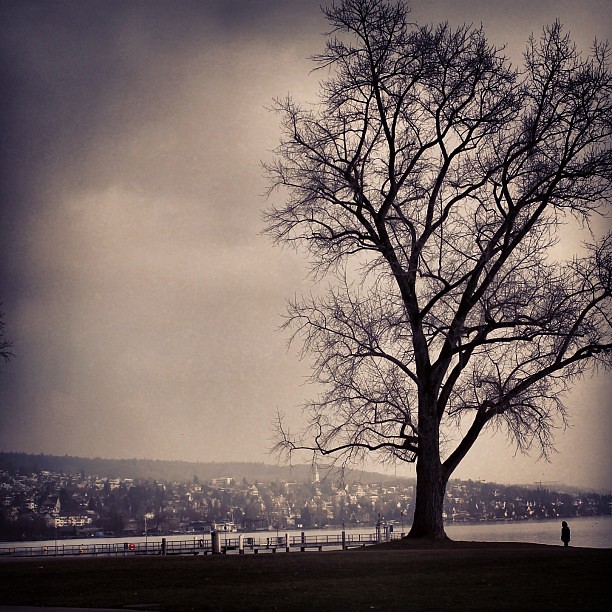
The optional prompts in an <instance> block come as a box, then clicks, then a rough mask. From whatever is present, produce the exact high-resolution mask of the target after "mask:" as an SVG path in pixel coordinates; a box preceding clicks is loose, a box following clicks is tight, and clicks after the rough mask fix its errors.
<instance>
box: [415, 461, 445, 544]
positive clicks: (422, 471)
mask: <svg viewBox="0 0 612 612" xmlns="http://www.w3.org/2000/svg"><path fill="white" fill-rule="evenodd" d="M427 463H428V462H426V461H424V460H423V459H421V458H419V459H418V460H417V488H416V505H415V509H414V521H413V523H412V527H411V529H410V533H409V534H408V537H409V538H427V539H432V540H445V539H447V536H446V532H445V531H444V522H443V519H442V511H443V508H444V494H445V492H446V482H447V479H446V478H444V477H443V476H442V469H441V466H440V462H439V461H438V466H437V469H436V466H435V465H427ZM429 463H431V462H429Z"/></svg>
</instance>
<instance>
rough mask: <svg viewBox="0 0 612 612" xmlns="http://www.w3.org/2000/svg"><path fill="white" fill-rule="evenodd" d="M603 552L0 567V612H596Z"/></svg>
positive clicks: (539, 550)
mask: <svg viewBox="0 0 612 612" xmlns="http://www.w3.org/2000/svg"><path fill="white" fill-rule="evenodd" d="M611 561H612V549H592V548H591V549H589V548H565V549H564V548H562V547H556V546H538V545H534V544H495V543H487V544H478V543H469V542H464V543H461V542H452V543H446V544H444V545H437V546H423V545H421V546H415V545H414V544H406V543H392V544H387V545H381V546H372V547H369V548H367V549H359V550H349V551H338V552H306V553H298V552H294V553H289V554H287V553H277V554H260V555H241V556H238V555H232V556H225V555H216V556H207V557H204V556H195V557H129V558H78V559H75V558H72V559H47V558H40V559H24V560H14V561H3V562H0V606H1V605H2V604H5V605H9V604H10V605H38V606H74V607H98V608H119V609H120V608H127V609H130V608H131V609H140V610H162V611H164V610H170V611H176V610H216V611H217V610H219V611H221V610H241V611H242V610H293V611H299V610H317V611H320V610H347V609H348V610H350V611H351V612H355V611H359V610H385V611H393V610H589V611H590V610H603V609H606V610H608V609H610V602H611V599H612V597H611V591H610V587H609V584H610V580H609V579H610V574H611V572H610V569H611V565H610V562H611Z"/></svg>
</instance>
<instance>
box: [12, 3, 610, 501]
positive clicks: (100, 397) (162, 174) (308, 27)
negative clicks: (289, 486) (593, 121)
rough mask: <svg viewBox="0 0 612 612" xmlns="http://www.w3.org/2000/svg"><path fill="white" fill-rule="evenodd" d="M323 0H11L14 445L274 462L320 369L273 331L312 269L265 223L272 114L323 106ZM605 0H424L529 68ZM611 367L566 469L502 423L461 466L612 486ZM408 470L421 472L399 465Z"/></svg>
mask: <svg viewBox="0 0 612 612" xmlns="http://www.w3.org/2000/svg"><path fill="white" fill-rule="evenodd" d="M319 4H321V2H320V1H319V0H302V1H300V0H251V1H248V0H199V1H196V0H193V1H182V0H171V1H170V0H167V1H158V0H146V1H136V0H123V1H112V0H105V1H90V0H73V1H53V0H44V1H42V0H41V1H28V0H0V50H1V57H0V78H1V79H2V82H1V83H0V91H2V96H1V97H0V146H1V151H0V152H1V155H2V158H1V160H2V165H1V176H2V180H1V184H0V189H1V192H0V198H1V199H0V206H1V210H0V257H1V259H0V301H2V302H3V306H2V307H1V309H2V310H3V311H4V312H5V321H6V324H7V330H6V331H7V335H8V336H9V338H10V339H11V340H12V341H13V342H14V345H15V346H14V352H15V355H16V358H15V359H14V360H13V361H12V362H11V363H10V364H7V365H3V366H1V368H2V370H3V373H2V374H0V450H4V451H9V450H10V451H24V452H30V453H40V452H42V453H51V454H62V455H63V454H70V455H81V456H90V457H93V456H101V457H108V458H132V457H136V458H155V459H180V460H187V461H231V460H236V461H265V462H273V461H275V458H274V457H271V456H269V455H268V454H267V448H268V447H269V446H270V434H271V427H272V422H273V418H274V413H275V411H276V409H277V408H279V409H281V410H283V411H284V412H286V413H287V414H288V417H289V419H290V421H291V422H292V423H295V424H298V423H299V422H300V416H301V415H300V408H299V406H300V404H301V403H302V401H303V400H304V399H305V398H307V397H308V396H309V394H311V393H312V389H309V388H308V387H305V386H304V384H303V383H304V380H305V377H306V376H307V374H308V370H307V366H306V364H304V363H300V362H299V361H298V359H297V356H296V354H295V352H293V351H289V352H287V349H286V346H285V344H286V340H287V338H286V337H285V336H284V335H283V334H282V333H281V332H279V331H278V326H279V325H280V323H281V321H282V320H281V314H282V313H283V311H284V308H285V306H284V304H285V299H286V298H289V297H292V296H293V295H294V294H295V293H299V292H301V291H302V290H303V289H304V287H306V286H307V281H305V275H306V266H305V263H304V261H303V260H302V259H301V258H300V257H298V256H297V255H295V254H293V253H292V252H289V251H285V250H282V249H279V248H273V247H272V246H271V245H270V243H269V240H268V239H266V238H265V237H262V236H261V235H260V231H261V227H262V226H261V221H260V219H261V210H262V209H263V208H264V207H265V205H266V202H265V200H264V198H263V197H262V195H261V194H262V193H263V192H264V189H265V180H264V178H263V176H262V172H261V168H260V160H262V159H269V156H270V150H271V149H272V148H273V147H274V146H275V144H276V143H277V141H278V138H279V129H278V118H277V117H276V116H274V115H273V114H272V113H270V112H268V111H267V110H266V107H268V106H269V105H270V103H271V101H272V98H273V97H275V96H285V95H286V94H287V93H291V94H292V95H293V96H294V97H295V98H296V99H297V100H300V101H309V100H310V101H314V100H315V96H316V90H317V79H318V78H319V77H318V75H317V74H315V75H312V74H310V73H309V71H310V69H311V67H312V64H311V63H310V62H309V60H308V57H309V56H310V55H312V54H313V53H316V52H317V51H319V50H320V49H321V48H322V45H323V43H324V38H323V37H322V36H321V33H322V32H323V31H325V28H326V23H325V21H324V20H323V18H322V15H321V12H320V9H319ZM610 13H611V11H610V5H609V3H608V1H607V0H588V1H581V0H573V1H564V0H559V1H555V0H551V1H549V2H546V1H539V2H532V1H526V0H513V1H509V0H504V1H499V2H496V1H495V0H481V1H476V0H475V1H471V2H462V1H461V0H454V1H453V0H427V1H425V0H421V1H417V0H415V2H414V3H413V13H412V15H413V17H414V20H415V21H418V22H420V23H424V22H428V21H440V20H448V21H450V22H451V23H463V22H464V21H465V22H468V23H472V22H473V23H480V22H483V24H484V26H485V29H486V31H487V33H488V35H489V37H490V39H491V40H492V41H493V42H495V43H499V44H503V43H508V47H507V49H508V53H510V54H511V55H512V56H513V58H515V59H516V60H517V61H520V59H521V58H520V52H521V50H522V48H523V46H524V43H525V41H526V39H527V37H528V35H529V33H530V32H532V31H534V32H536V34H539V32H540V31H541V27H542V26H543V25H545V24H546V23H550V22H552V21H553V20H554V19H555V18H560V19H561V21H562V22H563V23H564V24H565V25H566V27H567V29H568V30H570V32H571V33H572V36H573V38H574V39H575V40H576V41H577V42H578V44H579V45H580V46H581V47H588V46H589V45H590V43H591V41H592V39H593V38H594V37H595V36H597V37H598V38H600V39H605V38H607V37H609V35H610V32H611V31H612V28H611V21H610ZM609 391H610V379H609V378H604V376H603V375H600V376H599V377H597V378H594V379H590V380H588V381H586V382H585V383H583V384H581V385H579V387H577V389H576V390H575V392H574V393H573V394H572V395H571V396H569V397H568V398H567V405H568V406H569V408H570V415H571V418H572V423H573V428H572V429H571V430H570V431H567V432H565V433H563V432H560V433H559V435H558V437H557V441H558V445H557V446H558V450H559V453H558V454H557V455H555V456H554V457H553V458H552V461H551V463H549V464H547V463H543V462H541V461H540V462H538V461H536V458H537V457H536V456H534V457H527V458H525V457H517V458H515V457H514V452H513V450H512V448H511V447H509V446H508V444H507V441H506V440H505V438H504V436H503V435H502V434H498V435H497V436H496V437H486V438H484V439H482V440H481V441H479V442H478V444H477V446H476V447H475V448H474V449H473V450H472V451H471V453H470V455H468V457H467V458H466V460H465V461H464V463H463V465H462V466H461V467H460V468H459V470H458V471H457V472H456V474H455V475H456V476H458V477H463V478H481V479H484V480H490V481H497V482H504V483H533V482H535V481H540V480H541V481H544V482H554V481H560V482H563V483H566V484H576V485H583V486H594V487H605V488H608V489H610V488H612V481H611V477H610V474H612V469H611V468H612V461H611V454H610V452H609V440H610V438H611V434H612V425H611V418H610V410H609V403H610V402H609ZM398 473H399V474H402V475H413V474H414V471H413V468H405V469H401V470H400V469H398Z"/></svg>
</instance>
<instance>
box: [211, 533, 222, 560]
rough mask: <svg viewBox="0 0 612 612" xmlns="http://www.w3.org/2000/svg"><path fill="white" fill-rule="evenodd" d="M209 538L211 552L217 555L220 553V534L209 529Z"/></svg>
mask: <svg viewBox="0 0 612 612" xmlns="http://www.w3.org/2000/svg"><path fill="white" fill-rule="evenodd" d="M210 538H211V543H212V553H213V555H218V554H220V553H221V534H220V533H219V532H218V531H211V532H210Z"/></svg>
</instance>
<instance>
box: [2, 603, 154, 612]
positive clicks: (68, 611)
mask: <svg viewBox="0 0 612 612" xmlns="http://www.w3.org/2000/svg"><path fill="white" fill-rule="evenodd" d="M158 609H159V607H158V606H156V605H153V604H152V605H151V606H150V607H148V606H138V605H135V606H132V607H129V608H48V607H46V606H45V607H42V608H41V607H38V606H3V605H1V604H0V612H129V610H138V611H139V612H154V611H155V610H158Z"/></svg>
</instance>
